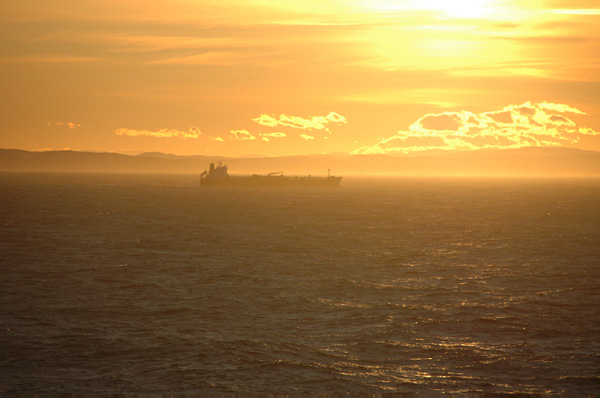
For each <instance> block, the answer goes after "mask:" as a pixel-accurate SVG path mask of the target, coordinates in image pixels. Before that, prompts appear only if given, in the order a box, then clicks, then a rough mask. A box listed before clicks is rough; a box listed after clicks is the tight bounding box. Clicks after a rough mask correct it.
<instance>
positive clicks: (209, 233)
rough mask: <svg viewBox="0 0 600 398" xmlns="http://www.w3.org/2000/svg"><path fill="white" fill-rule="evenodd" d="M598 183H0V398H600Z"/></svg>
mask: <svg viewBox="0 0 600 398" xmlns="http://www.w3.org/2000/svg"><path fill="white" fill-rule="evenodd" d="M599 199H600V181H599V180H597V179H575V180H561V179H547V180H533V179H521V180H509V179H490V180H485V179H460V178H453V179H408V178H406V179H389V180H382V179H352V178H346V179H345V180H344V181H343V182H342V188H340V189H319V188H317V189H296V188H288V189H236V188H206V187H205V188H201V187H199V186H197V180H196V178H195V177H190V176H123V175H121V176H118V175H77V174H72V175H53V174H47V175H37V174H2V175H0V253H1V258H0V272H1V275H2V276H1V279H0V327H1V330H0V392H4V393H15V392H29V393H31V392H38V393H39V392H46V393H57V392H60V393H115V392H130V393H236V392H240V393H245V392H252V393H281V394H294V393H305V392H309V393H334V392H345V393H383V392H414V393H419V392H423V391H444V392H468V391H474V392H499V393H508V392H512V393H515V392H520V393H561V392H562V393H564V392H568V393H575V394H583V393H586V394H594V393H600V378H599V375H600V314H599V312H600V311H599V310H600V204H599V203H600V202H599Z"/></svg>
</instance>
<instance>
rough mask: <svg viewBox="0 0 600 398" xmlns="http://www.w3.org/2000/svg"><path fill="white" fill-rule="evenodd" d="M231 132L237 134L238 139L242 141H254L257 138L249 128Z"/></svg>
mask: <svg viewBox="0 0 600 398" xmlns="http://www.w3.org/2000/svg"><path fill="white" fill-rule="evenodd" d="M230 133H231V134H233V135H234V136H235V139H236V140H240V141H252V140H255V139H256V137H255V136H253V135H252V133H250V132H249V131H248V130H231V131H230Z"/></svg>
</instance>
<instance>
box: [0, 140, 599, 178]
mask: <svg viewBox="0 0 600 398" xmlns="http://www.w3.org/2000/svg"><path fill="white" fill-rule="evenodd" d="M211 162H212V163H218V162H223V163H225V164H227V165H228V166H229V171H230V173H232V174H252V173H268V172H272V171H284V172H285V174H287V175H293V174H312V175H326V174H327V171H328V169H331V171H332V174H335V175H475V176H479V175H480V176H487V175H489V176H503V175H522V176H537V175H548V176H600V152H596V151H583V150H579V149H571V148H542V147H529V148H520V149H502V150H478V151H468V152H458V151H455V152H445V153H439V152H436V153H432V154H429V155H427V154H423V153H420V154H418V155H416V156H411V155H402V156H398V155H396V156H392V155H347V156H345V155H343V154H330V155H303V156H284V157H272V158H228V157H222V156H206V155H196V156H177V155H173V154H164V153H159V152H150V153H142V154H139V155H136V156H132V155H123V154H118V153H110V152H105V153H99V152H78V151H44V152H31V151H24V150H18V149H0V171H30V172H34V171H35V172H103V173H198V174H200V173H201V172H202V171H204V170H206V169H207V168H208V166H209V164H210V163H211Z"/></svg>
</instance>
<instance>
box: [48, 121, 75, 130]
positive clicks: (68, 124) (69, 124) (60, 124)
mask: <svg viewBox="0 0 600 398" xmlns="http://www.w3.org/2000/svg"><path fill="white" fill-rule="evenodd" d="M46 125H47V126H48V127H54V126H56V127H68V128H70V129H71V130H74V129H76V128H79V127H81V124H79V123H73V122H47V123H46Z"/></svg>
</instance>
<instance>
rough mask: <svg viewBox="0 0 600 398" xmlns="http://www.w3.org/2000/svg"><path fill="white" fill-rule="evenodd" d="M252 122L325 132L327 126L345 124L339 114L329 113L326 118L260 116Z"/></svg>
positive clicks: (344, 119) (344, 120) (343, 118)
mask: <svg viewBox="0 0 600 398" xmlns="http://www.w3.org/2000/svg"><path fill="white" fill-rule="evenodd" d="M252 120H253V121H254V122H256V123H258V124H260V125H262V126H268V127H277V126H285V127H291V128H294V129H301V130H313V129H314V130H326V131H328V129H327V124H329V123H335V124H346V123H348V122H347V121H346V118H345V117H344V116H342V115H340V114H339V113H336V112H329V113H328V114H327V116H309V118H303V117H300V116H288V115H284V114H281V115H279V117H275V116H272V115H267V114H261V115H260V116H259V117H257V118H254V119H252Z"/></svg>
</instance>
